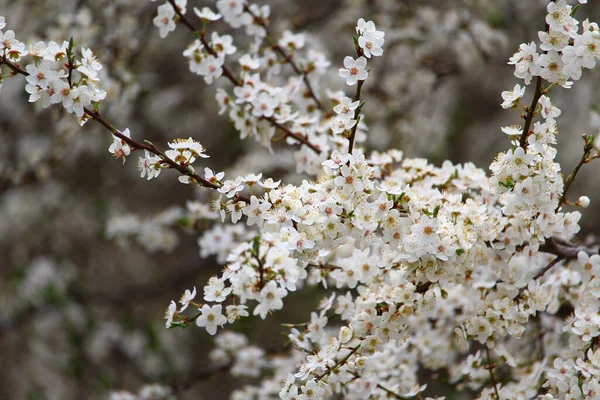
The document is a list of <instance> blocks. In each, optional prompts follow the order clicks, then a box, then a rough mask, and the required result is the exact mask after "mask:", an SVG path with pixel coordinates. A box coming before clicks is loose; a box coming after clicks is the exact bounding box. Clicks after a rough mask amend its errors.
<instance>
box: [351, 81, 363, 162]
mask: <svg viewBox="0 0 600 400" xmlns="http://www.w3.org/2000/svg"><path fill="white" fill-rule="evenodd" d="M363 83H365V81H358V82H357V84H356V94H355V95H354V101H360V90H361V89H362V85H363ZM361 108H362V105H361V104H359V105H358V107H356V110H355V111H354V119H355V120H356V124H354V126H353V127H352V131H351V133H350V137H349V138H348V153H349V154H352V150H353V149H354V138H355V137H356V130H357V129H358V123H359V122H360V119H359V116H360V110H361Z"/></svg>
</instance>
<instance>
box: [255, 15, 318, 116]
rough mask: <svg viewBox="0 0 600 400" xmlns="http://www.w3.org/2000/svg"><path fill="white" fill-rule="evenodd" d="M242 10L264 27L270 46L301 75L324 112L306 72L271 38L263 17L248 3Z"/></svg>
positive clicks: (311, 95) (310, 93)
mask: <svg viewBox="0 0 600 400" xmlns="http://www.w3.org/2000/svg"><path fill="white" fill-rule="evenodd" d="M244 11H246V12H247V13H248V14H250V15H251V16H252V18H254V21H255V22H256V23H258V24H259V25H260V26H262V27H263V28H264V30H265V32H266V33H267V38H268V39H269V40H270V41H271V46H272V48H273V50H275V51H276V52H277V53H278V54H279V55H281V57H283V59H284V60H285V61H286V63H288V64H289V65H290V66H291V67H292V69H293V70H294V72H295V73H296V75H298V76H301V77H302V80H303V81H304V84H305V85H306V89H307V90H308V95H309V96H310V97H311V98H312V99H313V101H314V102H315V104H316V105H317V107H318V108H319V110H321V111H322V112H325V111H326V110H325V107H324V106H323V104H322V103H321V101H320V100H319V98H318V97H317V95H316V94H315V92H314V90H313V88H312V85H311V84H310V81H309V80H308V73H307V72H306V71H300V68H299V67H298V65H297V64H296V62H295V61H294V59H293V58H292V56H291V55H290V54H288V53H287V52H286V51H285V50H284V49H283V48H282V47H281V46H280V45H279V44H278V43H277V42H276V41H275V40H274V39H273V37H272V36H271V31H270V29H269V24H268V23H267V22H266V21H265V19H264V18H262V17H260V16H258V15H256V14H255V13H253V12H252V10H251V9H250V7H248V5H244Z"/></svg>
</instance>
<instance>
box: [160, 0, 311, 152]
mask: <svg viewBox="0 0 600 400" xmlns="http://www.w3.org/2000/svg"><path fill="white" fill-rule="evenodd" d="M168 1H169V3H170V4H171V5H172V6H173V8H174V9H175V13H176V14H177V16H178V17H179V19H180V20H181V22H182V23H183V24H184V25H185V26H186V27H187V28H188V29H189V30H190V31H191V32H192V33H193V34H194V35H195V36H196V37H198V39H199V40H200V41H201V42H202V45H203V46H204V48H205V49H206V51H207V52H208V53H209V54H210V55H212V56H215V57H216V56H217V53H216V52H215V50H214V49H213V48H212V47H211V46H210V43H208V41H207V40H206V38H205V33H204V32H203V31H199V30H197V29H196V28H195V27H194V25H193V24H192V23H191V22H190V21H189V20H188V19H187V18H186V16H185V15H184V14H183V13H182V12H181V10H180V9H179V7H177V5H176V4H175V0H168ZM221 68H222V69H223V75H225V77H227V79H229V80H230V81H231V83H232V84H233V85H234V86H241V84H242V83H241V82H240V81H239V79H237V78H236V77H235V75H234V74H233V73H232V72H231V70H230V69H229V68H228V67H227V66H226V65H222V66H221ZM264 119H265V120H266V121H268V122H269V123H270V124H271V125H273V126H274V127H276V128H278V129H280V130H281V131H282V132H283V133H284V134H285V136H286V137H291V138H293V139H294V140H296V141H297V142H299V143H302V144H304V145H306V146H308V147H309V148H310V149H311V150H312V151H314V152H315V153H317V154H318V153H320V152H321V149H320V148H319V147H318V146H317V145H315V144H312V143H310V141H308V140H307V139H306V138H304V137H302V136H301V135H298V134H296V133H294V132H292V131H290V130H289V129H288V128H286V127H284V126H283V125H281V124H279V123H277V121H276V120H275V118H273V117H267V118H264Z"/></svg>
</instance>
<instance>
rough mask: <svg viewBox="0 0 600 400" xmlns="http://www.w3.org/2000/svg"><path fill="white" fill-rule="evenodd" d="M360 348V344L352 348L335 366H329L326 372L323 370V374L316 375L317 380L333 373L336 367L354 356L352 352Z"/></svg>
mask: <svg viewBox="0 0 600 400" xmlns="http://www.w3.org/2000/svg"><path fill="white" fill-rule="evenodd" d="M359 348H360V344H358V345H356V346H354V347H352V348H350V353H348V354H347V355H346V356H345V357H344V358H342V359H341V360H340V361H338V362H337V363H336V364H335V365H334V366H332V367H327V369H326V370H325V372H323V373H322V374H321V375H318V376H317V377H316V379H317V382H319V381H320V380H321V379H323V378H324V377H326V376H327V375H329V374H330V373H331V371H333V370H334V369H336V368H337V367H339V366H340V365H343V364H344V363H345V362H346V361H348V359H349V358H350V357H351V356H352V354H354V353H356V351H357V350H358V349H359Z"/></svg>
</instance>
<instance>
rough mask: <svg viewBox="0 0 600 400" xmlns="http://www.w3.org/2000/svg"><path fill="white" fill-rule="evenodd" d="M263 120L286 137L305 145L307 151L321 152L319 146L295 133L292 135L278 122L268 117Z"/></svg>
mask: <svg viewBox="0 0 600 400" xmlns="http://www.w3.org/2000/svg"><path fill="white" fill-rule="evenodd" d="M264 119H265V120H267V121H269V122H270V123H271V125H273V126H274V127H276V128H278V129H279V130H281V131H282V132H283V133H284V134H285V136H286V137H287V136H289V137H292V138H294V139H295V140H297V141H298V142H300V143H302V144H305V145H306V146H307V147H308V148H309V149H311V150H313V151H314V152H315V153H317V154H319V153H320V152H321V149H320V148H319V146H317V145H314V144H312V143H311V142H309V141H308V140H307V139H306V138H305V137H303V136H301V135H298V134H297V133H294V132H292V131H291V130H289V129H288V128H286V127H285V126H283V125H281V124H280V123H279V122H277V121H276V120H275V118H273V117H269V118H264Z"/></svg>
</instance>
